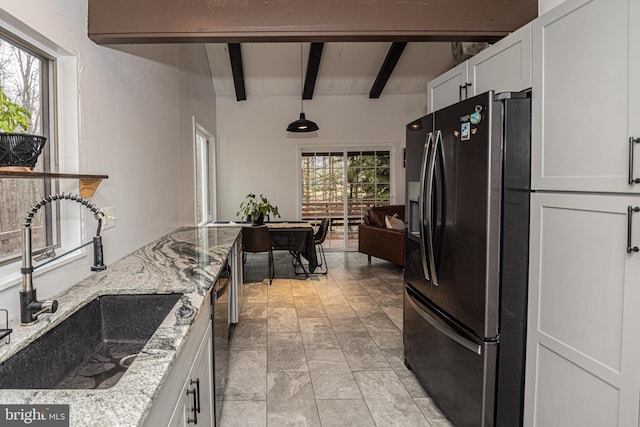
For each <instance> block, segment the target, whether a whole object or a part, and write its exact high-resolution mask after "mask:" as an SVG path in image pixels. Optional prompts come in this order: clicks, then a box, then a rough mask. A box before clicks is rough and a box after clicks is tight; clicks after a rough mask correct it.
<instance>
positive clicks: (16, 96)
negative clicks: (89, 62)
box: [0, 32, 60, 265]
mask: <svg viewBox="0 0 640 427" xmlns="http://www.w3.org/2000/svg"><path fill="white" fill-rule="evenodd" d="M50 63H51V59H49V58H48V57H47V56H45V55H44V54H43V53H42V52H40V51H39V50H38V49H36V48H34V47H31V46H29V45H28V44H27V43H24V42H22V41H20V40H18V39H16V38H14V37H11V36H9V35H7V34H5V33H3V32H0V87H2V89H3V91H4V92H5V93H6V94H7V96H8V97H9V98H10V99H11V100H12V101H14V102H16V103H18V104H20V105H22V106H24V107H25V108H26V109H27V110H29V112H30V113H31V124H30V127H29V128H28V129H26V132H27V133H32V134H38V135H44V136H45V137H47V143H46V144H45V148H44V151H43V154H42V155H41V157H40V158H39V159H38V163H37V165H36V170H37V171H45V172H48V171H50V170H51V165H52V164H54V159H55V157H56V147H55V141H54V140H53V139H52V138H50V134H51V133H52V132H50V123H49V105H50V104H51V100H50V96H49V86H50V85H49V82H50V77H51V76H50V71H49V70H50V68H51V67H50ZM50 193H51V184H50V183H49V182H47V181H45V180H26V179H1V180H0V265H5V264H8V263H11V262H13V261H15V260H17V259H18V258H20V256H21V248H22V223H23V221H24V216H25V214H26V213H27V212H28V210H29V208H30V207H31V206H32V205H33V204H34V202H36V201H38V200H40V199H41V198H42V197H44V196H47V195H49V194H50ZM56 209H57V206H56V205H55V204H51V203H50V204H47V205H46V206H45V207H44V208H43V209H41V211H42V212H43V213H42V214H41V213H38V215H36V217H35V220H34V223H33V226H32V246H33V250H34V253H35V254H38V253H43V252H46V250H47V248H52V247H55V246H58V245H59V238H58V236H59V234H60V233H59V226H58V223H57V220H56Z"/></svg>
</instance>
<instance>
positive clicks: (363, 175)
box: [300, 149, 391, 250]
mask: <svg viewBox="0 0 640 427" xmlns="http://www.w3.org/2000/svg"><path fill="white" fill-rule="evenodd" d="M301 157H302V158H301V163H300V165H301V168H300V177H301V188H302V197H301V206H300V211H301V214H302V215H301V217H302V219H303V220H306V221H309V222H311V223H312V224H314V225H317V224H319V223H320V221H321V220H322V218H327V217H329V218H331V220H332V226H331V229H330V230H329V234H328V236H327V240H326V241H325V245H324V246H325V247H326V248H335V249H348V250H355V249H357V247H358V225H359V224H360V223H362V217H363V215H364V214H365V213H366V212H367V210H368V209H369V208H370V207H372V206H386V205H389V204H390V200H391V154H390V150H388V149H387V150H358V151H356V150H332V151H314V150H303V151H302V156H301Z"/></svg>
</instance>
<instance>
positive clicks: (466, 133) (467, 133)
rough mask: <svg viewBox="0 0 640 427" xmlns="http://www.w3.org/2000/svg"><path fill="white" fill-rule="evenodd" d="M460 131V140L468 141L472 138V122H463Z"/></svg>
mask: <svg viewBox="0 0 640 427" xmlns="http://www.w3.org/2000/svg"><path fill="white" fill-rule="evenodd" d="M460 133H461V134H462V136H461V137H460V141H468V140H469V139H470V138H471V123H469V122H466V123H462V126H461V127H460Z"/></svg>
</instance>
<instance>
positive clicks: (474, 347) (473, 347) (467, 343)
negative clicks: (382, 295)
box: [405, 291, 482, 356]
mask: <svg viewBox="0 0 640 427" xmlns="http://www.w3.org/2000/svg"><path fill="white" fill-rule="evenodd" d="M405 292H406V291H405ZM406 294H407V301H409V303H410V304H411V306H412V307H413V308H414V309H415V310H416V312H417V313H418V314H419V315H420V317H422V318H423V319H424V320H426V321H427V322H428V323H429V324H430V325H431V326H433V327H434V328H436V329H437V330H438V331H440V333H442V334H443V335H446V336H447V337H448V338H449V339H451V340H453V341H455V342H457V343H458V344H460V345H461V346H463V347H464V348H466V349H467V350H469V351H472V352H474V353H475V354H477V355H479V356H482V346H481V345H480V344H478V343H476V342H474V341H471V340H469V339H467V338H465V337H463V336H461V335H460V334H458V333H457V332H456V331H455V330H453V329H452V328H451V327H449V326H448V325H447V324H445V323H444V322H442V321H440V320H438V319H436V318H435V317H433V316H431V315H430V314H428V313H426V312H425V311H424V310H423V309H422V308H420V306H419V305H418V303H417V302H416V300H415V299H414V298H413V296H412V295H411V294H410V293H409V292H406Z"/></svg>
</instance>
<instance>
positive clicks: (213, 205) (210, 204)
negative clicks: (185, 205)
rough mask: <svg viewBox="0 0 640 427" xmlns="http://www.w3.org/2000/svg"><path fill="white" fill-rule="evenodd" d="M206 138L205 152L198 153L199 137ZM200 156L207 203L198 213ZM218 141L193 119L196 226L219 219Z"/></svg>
mask: <svg viewBox="0 0 640 427" xmlns="http://www.w3.org/2000/svg"><path fill="white" fill-rule="evenodd" d="M199 135H200V136H202V137H204V140H205V141H206V142H205V146H204V147H203V150H202V151H203V152H202V153H198V136H199ZM198 155H200V158H201V160H203V161H204V162H205V163H206V165H205V168H204V170H205V172H206V173H205V176H204V177H203V178H204V183H205V185H206V188H205V189H204V194H206V196H207V203H206V204H203V205H202V207H204V209H202V212H199V211H198V200H199V197H201V196H202V195H201V194H199V192H198V184H199V183H198V179H199V172H200V171H199V168H201V166H202V165H201V164H199V163H198ZM216 157H217V156H216V140H215V138H214V136H213V135H212V133H211V132H209V131H208V130H207V129H206V128H205V127H204V126H203V125H202V124H200V122H199V121H198V119H197V118H196V117H195V116H194V117H193V164H194V168H193V170H194V180H193V182H194V189H193V191H194V221H195V223H196V225H204V224H207V223H210V222H213V221H216V219H217V213H216V212H217V200H216V198H217V187H216V186H217V181H216V174H217V165H216V162H217V160H216ZM201 214H204V215H203V216H204V218H200V216H201Z"/></svg>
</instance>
